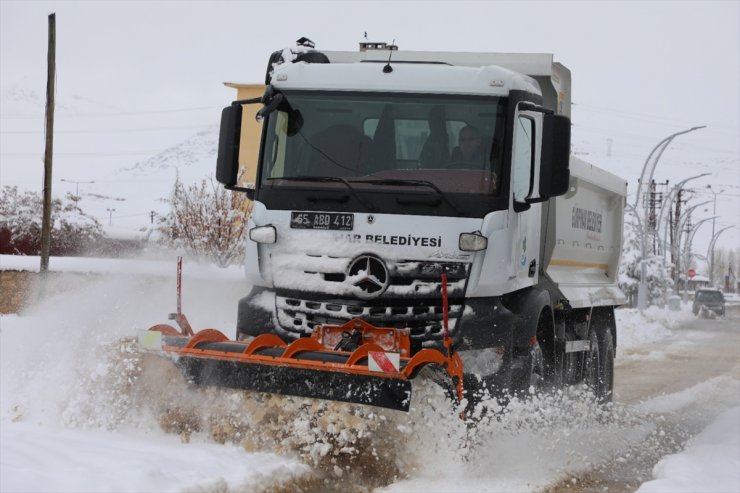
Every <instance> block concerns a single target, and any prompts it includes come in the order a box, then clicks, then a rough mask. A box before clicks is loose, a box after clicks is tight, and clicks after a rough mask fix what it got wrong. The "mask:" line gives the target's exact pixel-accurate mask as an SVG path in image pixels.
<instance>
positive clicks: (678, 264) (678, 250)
mask: <svg viewBox="0 0 740 493" xmlns="http://www.w3.org/2000/svg"><path fill="white" fill-rule="evenodd" d="M708 203H709V201H708V200H707V201H705V202H700V203H698V204H696V205H693V206H691V207H689V208H688V209H686V210H685V211H684V212H683V214H681V217H679V218H678V229H677V230H676V279H674V282H675V284H674V287H675V292H676V293H678V281H679V279H680V276H681V236H682V233H683V228H684V226H685V225H686V221H688V219H689V217H691V212H692V211H693V210H694V209H696V208H697V207H701V206H703V205H706V204H708Z"/></svg>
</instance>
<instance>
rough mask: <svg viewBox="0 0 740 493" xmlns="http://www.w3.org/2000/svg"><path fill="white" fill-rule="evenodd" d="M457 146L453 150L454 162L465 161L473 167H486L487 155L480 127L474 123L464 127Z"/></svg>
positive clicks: (452, 158)
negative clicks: (476, 126)
mask: <svg viewBox="0 0 740 493" xmlns="http://www.w3.org/2000/svg"><path fill="white" fill-rule="evenodd" d="M457 144H458V145H457V147H455V148H454V149H453V150H452V156H451V161H452V162H453V163H465V164H470V165H472V166H471V167H472V168H486V156H485V153H484V150H483V145H482V139H481V136H480V132H478V129H477V128H475V127H474V126H472V125H468V126H466V127H463V128H462V130H460V135H459V136H458V139H457Z"/></svg>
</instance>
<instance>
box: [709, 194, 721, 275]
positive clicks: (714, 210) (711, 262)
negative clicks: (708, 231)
mask: <svg viewBox="0 0 740 493" xmlns="http://www.w3.org/2000/svg"><path fill="white" fill-rule="evenodd" d="M707 189H708V190H709V191H710V192H712V195H714V206H713V207H712V215H714V216H716V215H717V195H719V194H721V193H723V192H724V191H725V190H724V189H722V190H720V191H719V192H715V191H714V189H713V188H712V185H707ZM714 223H715V221H714V220H712V238H714ZM707 256H708V257H709V285H710V286H714V248H713V249H712V253H711V255H707Z"/></svg>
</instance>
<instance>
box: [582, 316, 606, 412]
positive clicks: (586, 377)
mask: <svg viewBox="0 0 740 493" xmlns="http://www.w3.org/2000/svg"><path fill="white" fill-rule="evenodd" d="M588 341H589V343H590V344H589V345H590V349H589V351H588V352H586V353H585V354H584V356H583V365H582V372H581V375H582V381H583V384H584V385H585V386H586V387H588V389H589V390H590V391H591V392H593V393H594V395H595V396H596V397H597V398H598V397H599V395H600V390H599V387H600V385H599V382H600V381H601V370H602V368H601V353H600V351H599V338H598V336H597V335H596V331H595V330H593V329H591V331H590V332H589V334H588Z"/></svg>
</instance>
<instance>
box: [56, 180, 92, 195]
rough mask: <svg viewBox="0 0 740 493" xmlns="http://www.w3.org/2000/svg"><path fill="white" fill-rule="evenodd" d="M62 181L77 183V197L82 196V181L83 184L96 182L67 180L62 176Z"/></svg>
mask: <svg viewBox="0 0 740 493" xmlns="http://www.w3.org/2000/svg"><path fill="white" fill-rule="evenodd" d="M61 181H63V182H66V183H74V184H75V196H77V197H79V196H80V183H82V184H83V185H85V184H90V183H95V181H75V180H65V179H64V178H62V179H61Z"/></svg>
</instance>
